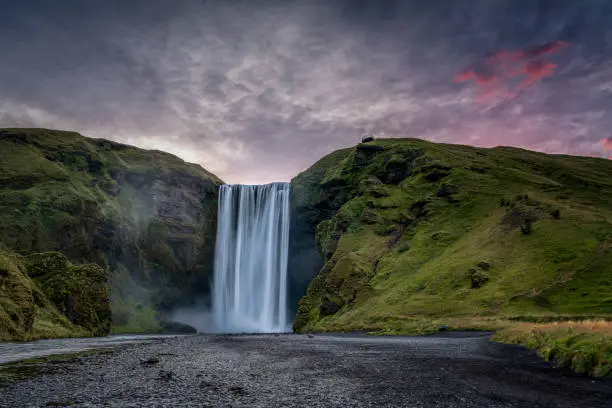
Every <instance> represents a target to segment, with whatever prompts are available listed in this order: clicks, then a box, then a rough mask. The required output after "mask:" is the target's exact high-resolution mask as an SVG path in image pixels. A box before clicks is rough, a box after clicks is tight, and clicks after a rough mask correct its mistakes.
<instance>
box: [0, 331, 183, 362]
mask: <svg viewBox="0 0 612 408" xmlns="http://www.w3.org/2000/svg"><path fill="white" fill-rule="evenodd" d="M168 337H177V335H174V334H172V335H163V334H152V335H116V336H108V337H92V338H83V339H77V338H70V339H50V340H37V341H29V342H23V343H12V342H0V364H3V363H10V362H14V361H20V360H25V359H28V358H36V357H44V356H50V355H52V354H66V353H75V352H79V351H85V350H90V349H94V348H106V347H112V346H117V345H121V344H130V343H144V342H149V341H153V340H156V339H163V338H168Z"/></svg>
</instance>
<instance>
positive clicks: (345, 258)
mask: <svg viewBox="0 0 612 408" xmlns="http://www.w3.org/2000/svg"><path fill="white" fill-rule="evenodd" d="M611 175H612V161H609V160H605V159H596V158H586V157H574V156H561V155H546V154H542V153H536V152H532V151H528V150H522V149H517V148H509V147H498V148H492V149H484V148H475V147H469V146H462V145H449V144H435V143H430V142H426V141H422V140H418V139H387V140H376V141H374V142H369V143H365V144H360V145H358V146H356V147H355V148H352V149H345V150H341V151H338V152H335V153H332V154H331V155H329V156H327V157H325V158H323V159H322V160H321V161H320V162H318V163H316V164H315V165H314V166H313V167H311V168H310V169H308V170H306V171H305V172H303V173H301V174H300V175H298V176H297V177H296V178H295V179H294V180H293V181H292V187H293V192H294V193H293V194H294V198H293V200H294V204H293V210H294V211H295V213H296V217H297V218H299V219H300V220H302V222H304V223H307V224H308V226H309V227H310V229H311V231H312V232H313V233H315V234H316V242H317V245H318V247H319V249H320V251H321V253H322V254H323V257H324V265H323V268H322V269H321V270H320V271H319V273H318V274H317V276H316V278H315V279H314V280H313V281H312V282H311V283H310V285H309V287H308V290H307V293H306V295H305V296H304V297H303V298H302V299H301V301H300V303H299V310H298V314H297V317H296V320H295V323H294V327H295V329H296V330H298V331H329V330H357V329H365V330H381V331H383V332H384V331H389V330H391V331H394V330H400V331H401V330H402V329H403V328H406V327H408V326H410V325H411V324H413V323H414V321H418V320H419V319H423V318H426V319H427V320H429V321H435V322H445V321H446V320H448V321H450V320H451V319H454V318H456V319H459V318H465V317H475V316H479V317H483V318H486V317H491V318H493V317H495V318H499V317H502V318H514V319H516V318H521V319H536V318H537V317H540V318H542V319H555V318H559V317H560V316H566V315H570V316H600V315H612V178H611Z"/></svg>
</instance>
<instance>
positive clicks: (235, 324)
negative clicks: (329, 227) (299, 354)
mask: <svg viewBox="0 0 612 408" xmlns="http://www.w3.org/2000/svg"><path fill="white" fill-rule="evenodd" d="M289 191H290V185H289V183H272V184H266V185H260V186H250V185H228V184H226V185H223V186H221V190H220V192H219V212H218V223H217V244H216V250H215V272H214V281H213V290H212V295H213V318H214V324H215V331H217V332H223V333H236V332H249V333H255V332H259V333H274V332H286V331H290V329H289V323H288V321H287V258H288V253H289Z"/></svg>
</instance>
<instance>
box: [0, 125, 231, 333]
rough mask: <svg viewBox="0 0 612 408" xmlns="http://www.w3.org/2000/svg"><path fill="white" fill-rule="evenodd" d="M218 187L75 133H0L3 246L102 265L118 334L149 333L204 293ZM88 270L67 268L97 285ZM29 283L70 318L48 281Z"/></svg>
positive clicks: (144, 154) (201, 176)
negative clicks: (167, 314) (160, 318)
mask: <svg viewBox="0 0 612 408" xmlns="http://www.w3.org/2000/svg"><path fill="white" fill-rule="evenodd" d="M221 183H222V182H221V180H219V179H218V178H217V177H216V176H214V175H212V174H211V173H208V172H207V171H205V170H204V169H202V168H201V167H200V166H197V165H194V164H189V163H185V162H184V161H183V160H181V159H179V158H177V157H175V156H173V155H170V154H167V153H163V152H159V151H147V150H142V149H138V148H135V147H131V146H127V145H123V144H120V143H115V142H111V141H108V140H104V139H90V138H85V137H83V136H81V135H79V134H78V133H74V132H62V131H53V130H47V129H0V243H2V244H4V245H5V246H6V247H7V248H8V249H10V250H13V251H15V252H16V253H18V254H20V255H22V256H25V257H26V258H25V259H24V261H23V262H24V263H26V264H27V263H28V262H30V263H31V262H33V259H34V258H35V256H34V255H31V254H33V253H40V252H47V251H57V252H59V253H61V254H63V255H64V256H65V257H66V258H67V259H68V260H69V261H70V262H73V263H75V264H92V263H93V264H97V265H99V266H100V267H101V268H102V270H103V271H106V272H107V276H108V279H109V282H110V291H111V303H112V309H113V323H114V324H115V326H116V327H117V329H118V330H122V329H123V330H124V331H125V330H128V331H143V330H154V329H156V328H157V320H158V319H157V317H158V316H159V312H160V311H162V312H163V311H164V310H170V309H171V308H172V307H175V306H177V305H181V304H182V302H185V301H186V300H191V299H194V298H195V296H197V295H198V294H202V293H206V292H207V291H208V290H209V288H208V280H209V277H210V276H211V270H212V258H213V252H214V237H215V228H216V200H217V199H216V196H217V189H218V186H219V185H220V184H221ZM79 268H80V269H79ZM94 269H95V268H91V267H82V268H81V267H75V268H72V269H70V271H71V274H72V275H73V277H74V278H75V279H81V278H83V279H85V278H86V279H92V280H95V279H97V278H98V276H100V274H99V272H100V271H98V270H94ZM14 276H17V275H14ZM77 276H78V278H77ZM33 279H34V280H35V281H37V285H38V287H39V288H40V290H41V291H42V292H44V293H46V295H47V296H48V297H49V298H51V299H54V300H61V299H63V300H61V301H60V302H59V303H58V304H59V305H60V306H58V307H60V308H62V307H63V308H64V310H63V312H64V313H68V315H70V313H71V312H70V311H69V310H68V309H70V307H72V306H68V303H70V302H72V300H70V299H69V298H66V297H63V298H62V296H64V295H63V294H61V293H56V292H55V290H56V289H57V288H56V287H55V286H54V285H55V281H54V280H53V276H52V275H48V276H44V275H43V276H40V277H34V278H33ZM24 285H25V286H23V287H24V288H25V287H27V285H28V284H24ZM24 290H25V289H24ZM49 291H51V292H53V293H50V292H49ZM69 292H70V290H69ZM81 295H82V296H83V298H82V300H84V299H94V298H95V297H96V296H97V295H98V294H97V293H93V292H91V293H85V292H83V293H81ZM61 304H63V305H64V306H61ZM98 318H100V319H102V320H104V319H103V318H101V317H98ZM88 319H93V320H95V319H96V317H94V315H93V314H91V315H89V317H88ZM77 324H84V326H83V327H90V326H89V325H90V322H80V323H77Z"/></svg>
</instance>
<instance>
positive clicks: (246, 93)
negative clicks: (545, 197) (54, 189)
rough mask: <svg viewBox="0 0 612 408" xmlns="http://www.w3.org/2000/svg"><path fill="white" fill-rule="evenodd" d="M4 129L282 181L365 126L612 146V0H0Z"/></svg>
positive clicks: (598, 150) (604, 150)
mask: <svg viewBox="0 0 612 408" xmlns="http://www.w3.org/2000/svg"><path fill="white" fill-rule="evenodd" d="M0 15H1V16H2V24H0V50H1V52H0V57H1V60H0V127H46V128H55V129H65V130H76V131H78V132H80V133H82V134H84V135H86V136H91V137H102V138H106V139H110V140H115V141H118V142H123V143H129V144H133V145H135V146H139V147H143V148H149V149H158V150H164V151H168V152H170V153H173V154H175V155H177V156H179V157H181V158H183V159H184V160H186V161H188V162H193V163H198V164H201V165H202V166H203V167H205V168H206V169H207V170H209V171H211V172H213V173H215V174H216V175H218V176H219V177H220V178H221V179H223V180H224V181H225V182H227V183H244V184H260V183H267V182H272V181H289V180H290V179H291V178H292V177H294V176H295V175H296V174H297V173H298V172H300V171H303V170H305V169H306V168H308V167H309V166H310V165H312V164H313V163H314V162H315V161H316V160H318V159H319V158H321V157H322V156H323V155H325V154H327V153H330V152H331V151H333V150H335V149H338V148H343V147H348V146H352V145H355V144H356V143H358V142H359V141H360V138H361V135H362V134H363V133H364V132H370V133H376V134H378V135H381V136H385V137H419V138H422V139H426V140H431V141H435V142H445V143H461V144H469V145H475V146H483V147H492V146H499V145H505V146H517V147H523V148H529V149H533V150H538V151H542V152H547V153H562V154H579V155H591V156H597V157H606V158H612V115H611V114H610V110H611V109H612V24H610V23H609V22H610V21H612V1H609V0H494V1H493V0H397V1H388V0H371V1H357V0H353V1H349V0H336V1H334V0H312V1H311V0H300V1H292V0H268V1H260V0H248V1H240V0H231V1H230V0H223V1H221V0H219V1H214V0H208V1H205V0H173V1H170V0H130V1H123V0H122V1H119V0H106V1H104V0H62V1H57V2H56V1H48V0H12V1H9V0H0Z"/></svg>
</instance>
